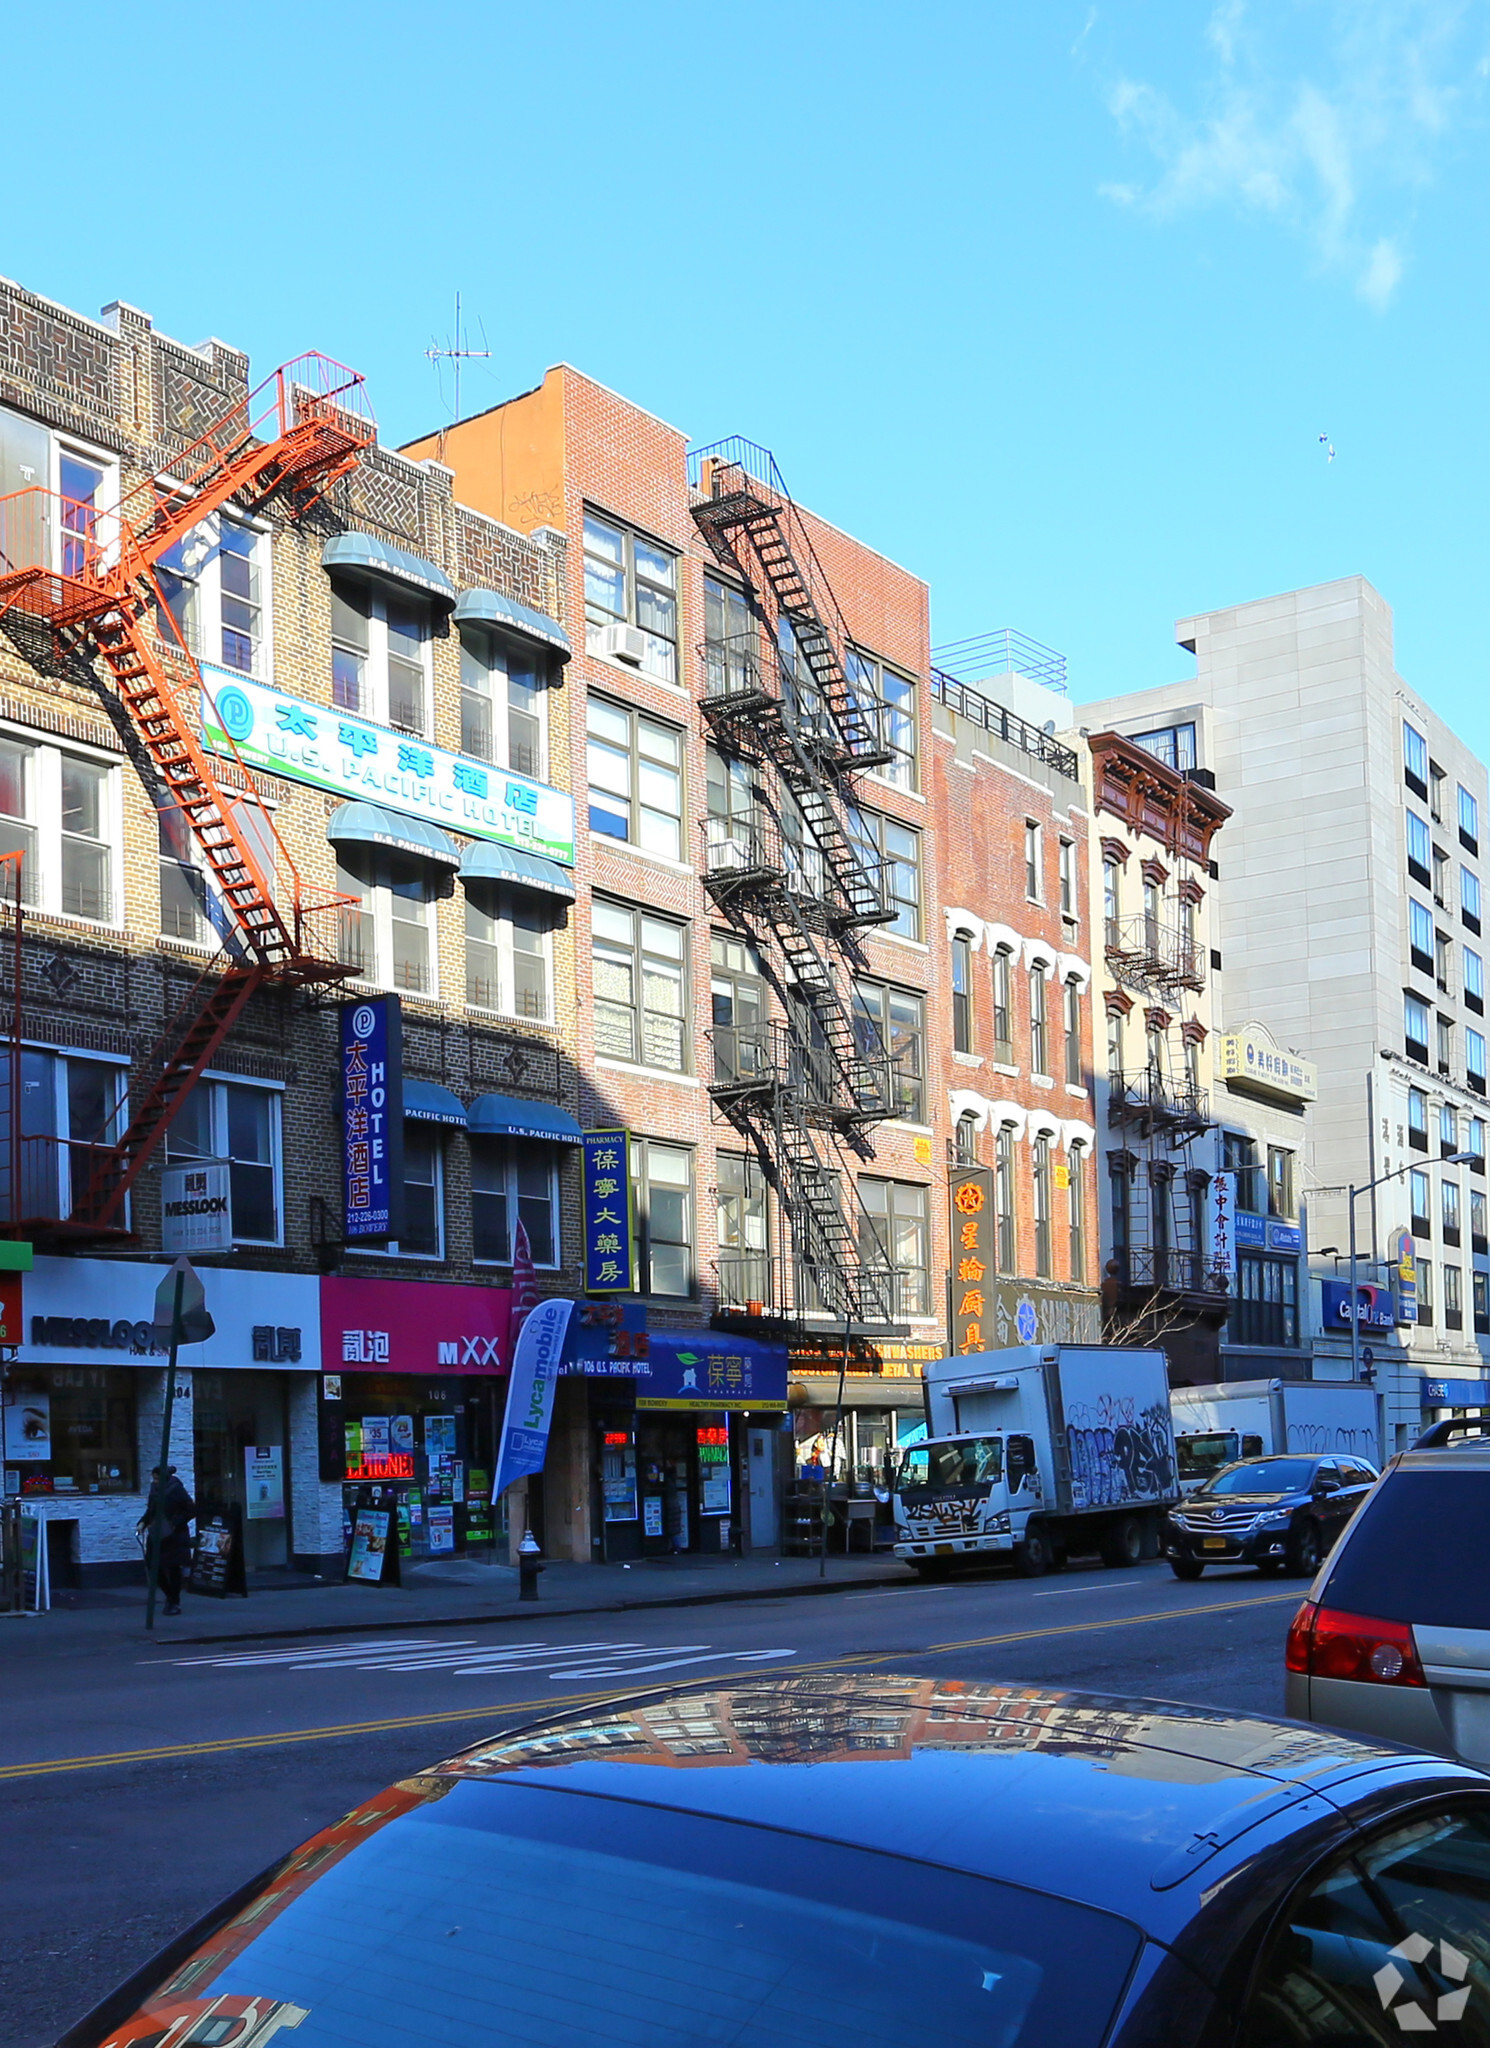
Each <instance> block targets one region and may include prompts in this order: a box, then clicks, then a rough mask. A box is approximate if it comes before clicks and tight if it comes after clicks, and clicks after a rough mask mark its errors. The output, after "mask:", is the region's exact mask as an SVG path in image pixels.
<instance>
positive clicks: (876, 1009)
mask: <svg viewBox="0 0 1490 2048" xmlns="http://www.w3.org/2000/svg"><path fill="white" fill-rule="evenodd" d="M854 1031H855V1036H856V1037H857V1039H858V1041H859V1054H860V1057H861V1058H862V1059H865V1060H870V1061H873V1060H879V1059H883V1058H885V1057H886V1055H888V1057H889V1060H890V1087H891V1092H892V1098H893V1100H894V1103H895V1109H896V1114H897V1115H899V1116H903V1117H906V1118H908V1119H909V1120H910V1122H911V1123H916V1124H918V1123H921V1122H923V1121H924V1119H925V1111H926V1096H925V1071H926V1004H925V999H924V997H922V996H919V995H913V994H912V993H911V992H910V991H909V990H908V989H903V988H892V987H891V986H890V985H889V983H888V982H883V981H856V982H855V983H854Z"/></svg>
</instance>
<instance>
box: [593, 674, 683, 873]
mask: <svg viewBox="0 0 1490 2048" xmlns="http://www.w3.org/2000/svg"><path fill="white" fill-rule="evenodd" d="M592 706H593V707H594V708H596V709H597V710H601V711H606V712H609V713H610V714H611V716H612V717H615V718H624V719H625V721H626V734H627V736H626V748H625V756H626V773H627V786H626V795H625V797H624V798H622V797H621V796H620V795H619V794H618V792H616V791H614V790H608V789H606V788H605V786H604V785H603V784H602V783H598V782H596V781H595V780H594V779H593V777H592V775H591V768H592V766H593V754H592V749H594V748H595V747H597V746H598V747H602V748H604V749H605V750H606V752H607V753H608V754H610V755H619V754H620V752H621V746H620V742H619V741H618V740H615V739H612V738H611V737H610V736H609V734H605V733H595V732H592V731H591V730H590V711H591V707H592ZM646 727H651V728H652V730H653V731H654V732H656V733H665V734H667V735H668V736H669V737H670V739H671V740H672V741H673V743H674V744H675V746H676V749H677V761H676V763H673V762H670V761H667V760H665V759H664V758H663V756H662V755H661V754H659V753H653V754H647V753H645V752H643V746H642V742H643V734H644V729H645V728H646ZM649 768H650V769H652V770H654V771H658V772H660V773H661V774H663V775H671V776H674V777H676V783H677V797H678V807H677V810H676V811H672V810H666V809H664V808H663V806H662V805H661V804H659V803H647V802H646V801H645V798H646V793H647V780H646V778H647V772H648V770H649ZM597 791H598V792H599V794H600V796H601V797H602V798H604V799H606V800H608V802H609V804H610V806H611V807H612V808H613V809H618V808H619V805H620V804H621V803H622V802H624V803H625V806H626V835H625V837H624V838H623V837H622V836H621V834H620V833H619V832H607V831H605V830H604V828H603V827H600V826H597V825H595V824H594V823H593V821H592V819H591V815H590V814H591V812H592V811H593V810H595V809H596V808H597V805H596V803H595V801H594V796H595V792H597ZM599 808H604V804H602V805H600V806H599ZM644 813H645V814H648V815H650V816H651V817H654V818H657V819H660V820H662V821H664V822H665V823H667V824H669V825H674V826H676V828H677V846H676V849H675V850H673V851H665V850H664V849H663V848H662V847H658V846H649V845H648V844H647V842H646V839H645V836H644V834H645V830H646V824H645V818H644V815H643V814H644ZM687 818H688V733H687V730H686V728H685V727H683V726H680V725H674V724H673V722H672V721H671V720H670V719H666V718H654V717H653V716H652V714H651V713H650V712H649V711H644V710H642V708H641V707H640V705H637V704H627V703H624V702H623V701H622V700H621V699H620V698H619V697H609V696H606V695H605V694H604V692H603V691H600V690H591V691H590V692H589V694H588V696H587V697H586V699H585V825H586V828H587V830H588V831H589V834H590V837H591V839H592V840H598V841H602V842H607V843H609V844H610V845H612V846H629V847H631V848H633V849H634V850H635V851H636V852H638V853H644V854H648V855H650V856H651V857H652V858H654V859H657V860H669V861H672V862H674V863H675V864H682V865H685V866H686V865H687V864H688V862H689V860H690V858H691V854H692V849H691V848H690V846H689V844H688V838H687Z"/></svg>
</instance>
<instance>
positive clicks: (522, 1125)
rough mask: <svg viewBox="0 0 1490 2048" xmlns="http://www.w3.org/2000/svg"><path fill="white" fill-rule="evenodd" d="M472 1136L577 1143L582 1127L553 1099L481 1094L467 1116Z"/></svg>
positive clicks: (560, 1143)
mask: <svg viewBox="0 0 1490 2048" xmlns="http://www.w3.org/2000/svg"><path fill="white" fill-rule="evenodd" d="M466 1122H467V1124H468V1126H469V1128H470V1131H471V1134H472V1136H473V1137H485V1138H546V1139H547V1140H548V1141H549V1142H550V1143H551V1144H554V1145H577V1144H578V1143H579V1141H580V1128H579V1125H578V1124H577V1123H576V1122H575V1120H574V1118H573V1117H572V1116H571V1115H570V1114H569V1112H568V1110H567V1109H560V1108H559V1107H558V1105H557V1104H556V1103H552V1102H528V1101H526V1100H525V1099H524V1098H523V1097H522V1096H521V1095H478V1096H477V1097H476V1100H475V1101H474V1102H473V1103H472V1104H471V1108H470V1112H469V1114H468V1116H467V1118H466Z"/></svg>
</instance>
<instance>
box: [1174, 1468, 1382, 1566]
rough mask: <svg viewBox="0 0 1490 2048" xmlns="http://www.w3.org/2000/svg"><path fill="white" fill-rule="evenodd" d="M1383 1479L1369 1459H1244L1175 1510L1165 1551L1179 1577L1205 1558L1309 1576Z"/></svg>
mask: <svg viewBox="0 0 1490 2048" xmlns="http://www.w3.org/2000/svg"><path fill="white" fill-rule="evenodd" d="M1378 1477H1379V1475H1378V1473H1377V1470H1376V1467H1375V1466H1374V1465H1369V1464H1367V1462H1366V1460H1365V1459H1364V1458H1347V1457H1343V1456H1335V1457H1330V1458H1299V1457H1293V1456H1291V1455H1290V1456H1288V1457H1282V1458H1239V1459H1238V1460H1237V1462H1236V1463H1235V1464H1234V1465H1223V1466H1222V1468H1221V1470H1220V1471H1219V1472H1213V1473H1212V1474H1211V1476H1210V1478H1209V1479H1208V1480H1207V1481H1206V1482H1205V1484H1204V1486H1201V1487H1198V1488H1197V1489H1196V1491H1195V1492H1194V1493H1192V1494H1190V1495H1189V1496H1188V1497H1187V1498H1186V1499H1185V1500H1182V1501H1181V1502H1180V1503H1179V1505H1178V1506H1177V1507H1175V1508H1172V1509H1171V1510H1170V1512H1169V1514H1168V1515H1167V1516H1166V1517H1165V1522H1164V1555H1165V1556H1166V1557H1167V1558H1168V1559H1169V1563H1170V1568H1171V1570H1172V1571H1173V1572H1174V1575H1175V1577H1176V1578H1177V1579H1198V1578H1199V1577H1200V1575H1201V1573H1202V1572H1203V1571H1204V1570H1205V1568H1206V1566H1207V1565H1208V1564H1255V1565H1256V1566H1257V1568H1258V1570H1259V1571H1263V1572H1284V1571H1286V1572H1293V1573H1295V1574H1297V1576H1298V1577H1300V1578H1312V1577H1313V1575H1314V1573H1315V1572H1316V1571H1317V1570H1318V1569H1319V1560H1320V1559H1321V1558H1322V1557H1323V1556H1324V1554H1325V1552H1326V1551H1327V1550H1328V1549H1329V1548H1330V1546H1331V1544H1333V1543H1334V1541H1335V1539H1336V1537H1337V1536H1338V1535H1339V1534H1340V1531H1341V1530H1342V1529H1343V1528H1344V1527H1345V1524H1346V1523H1347V1522H1348V1521H1349V1520H1350V1518H1351V1516H1352V1515H1353V1514H1354V1513H1355V1511H1356V1509H1357V1508H1358V1507H1359V1506H1360V1504H1361V1502H1362V1501H1363V1500H1364V1499H1365V1498H1366V1495H1367V1494H1368V1493H1369V1492H1370V1491H1371V1488H1372V1487H1373V1486H1374V1485H1375V1484H1376V1481H1377V1478H1378Z"/></svg>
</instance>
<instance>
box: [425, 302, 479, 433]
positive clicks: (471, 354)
mask: <svg viewBox="0 0 1490 2048" xmlns="http://www.w3.org/2000/svg"><path fill="white" fill-rule="evenodd" d="M481 339H482V340H483V341H485V339H486V329H485V327H484V326H483V328H482V330H481ZM424 353H425V355H426V356H427V357H428V358H429V360H430V362H432V363H440V362H445V361H448V362H449V363H450V364H451V365H452V367H453V368H454V371H455V409H454V413H453V417H454V418H455V419H457V420H458V419H459V418H460V366H461V364H462V363H463V362H468V361H472V360H474V359H477V358H481V357H490V355H491V350H490V349H489V348H468V347H466V346H465V344H464V343H463V342H462V341H461V324H460V293H459V292H457V293H456V295H455V340H454V344H453V346H452V347H450V348H439V347H430V348H427V349H426V350H425V351H424Z"/></svg>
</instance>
